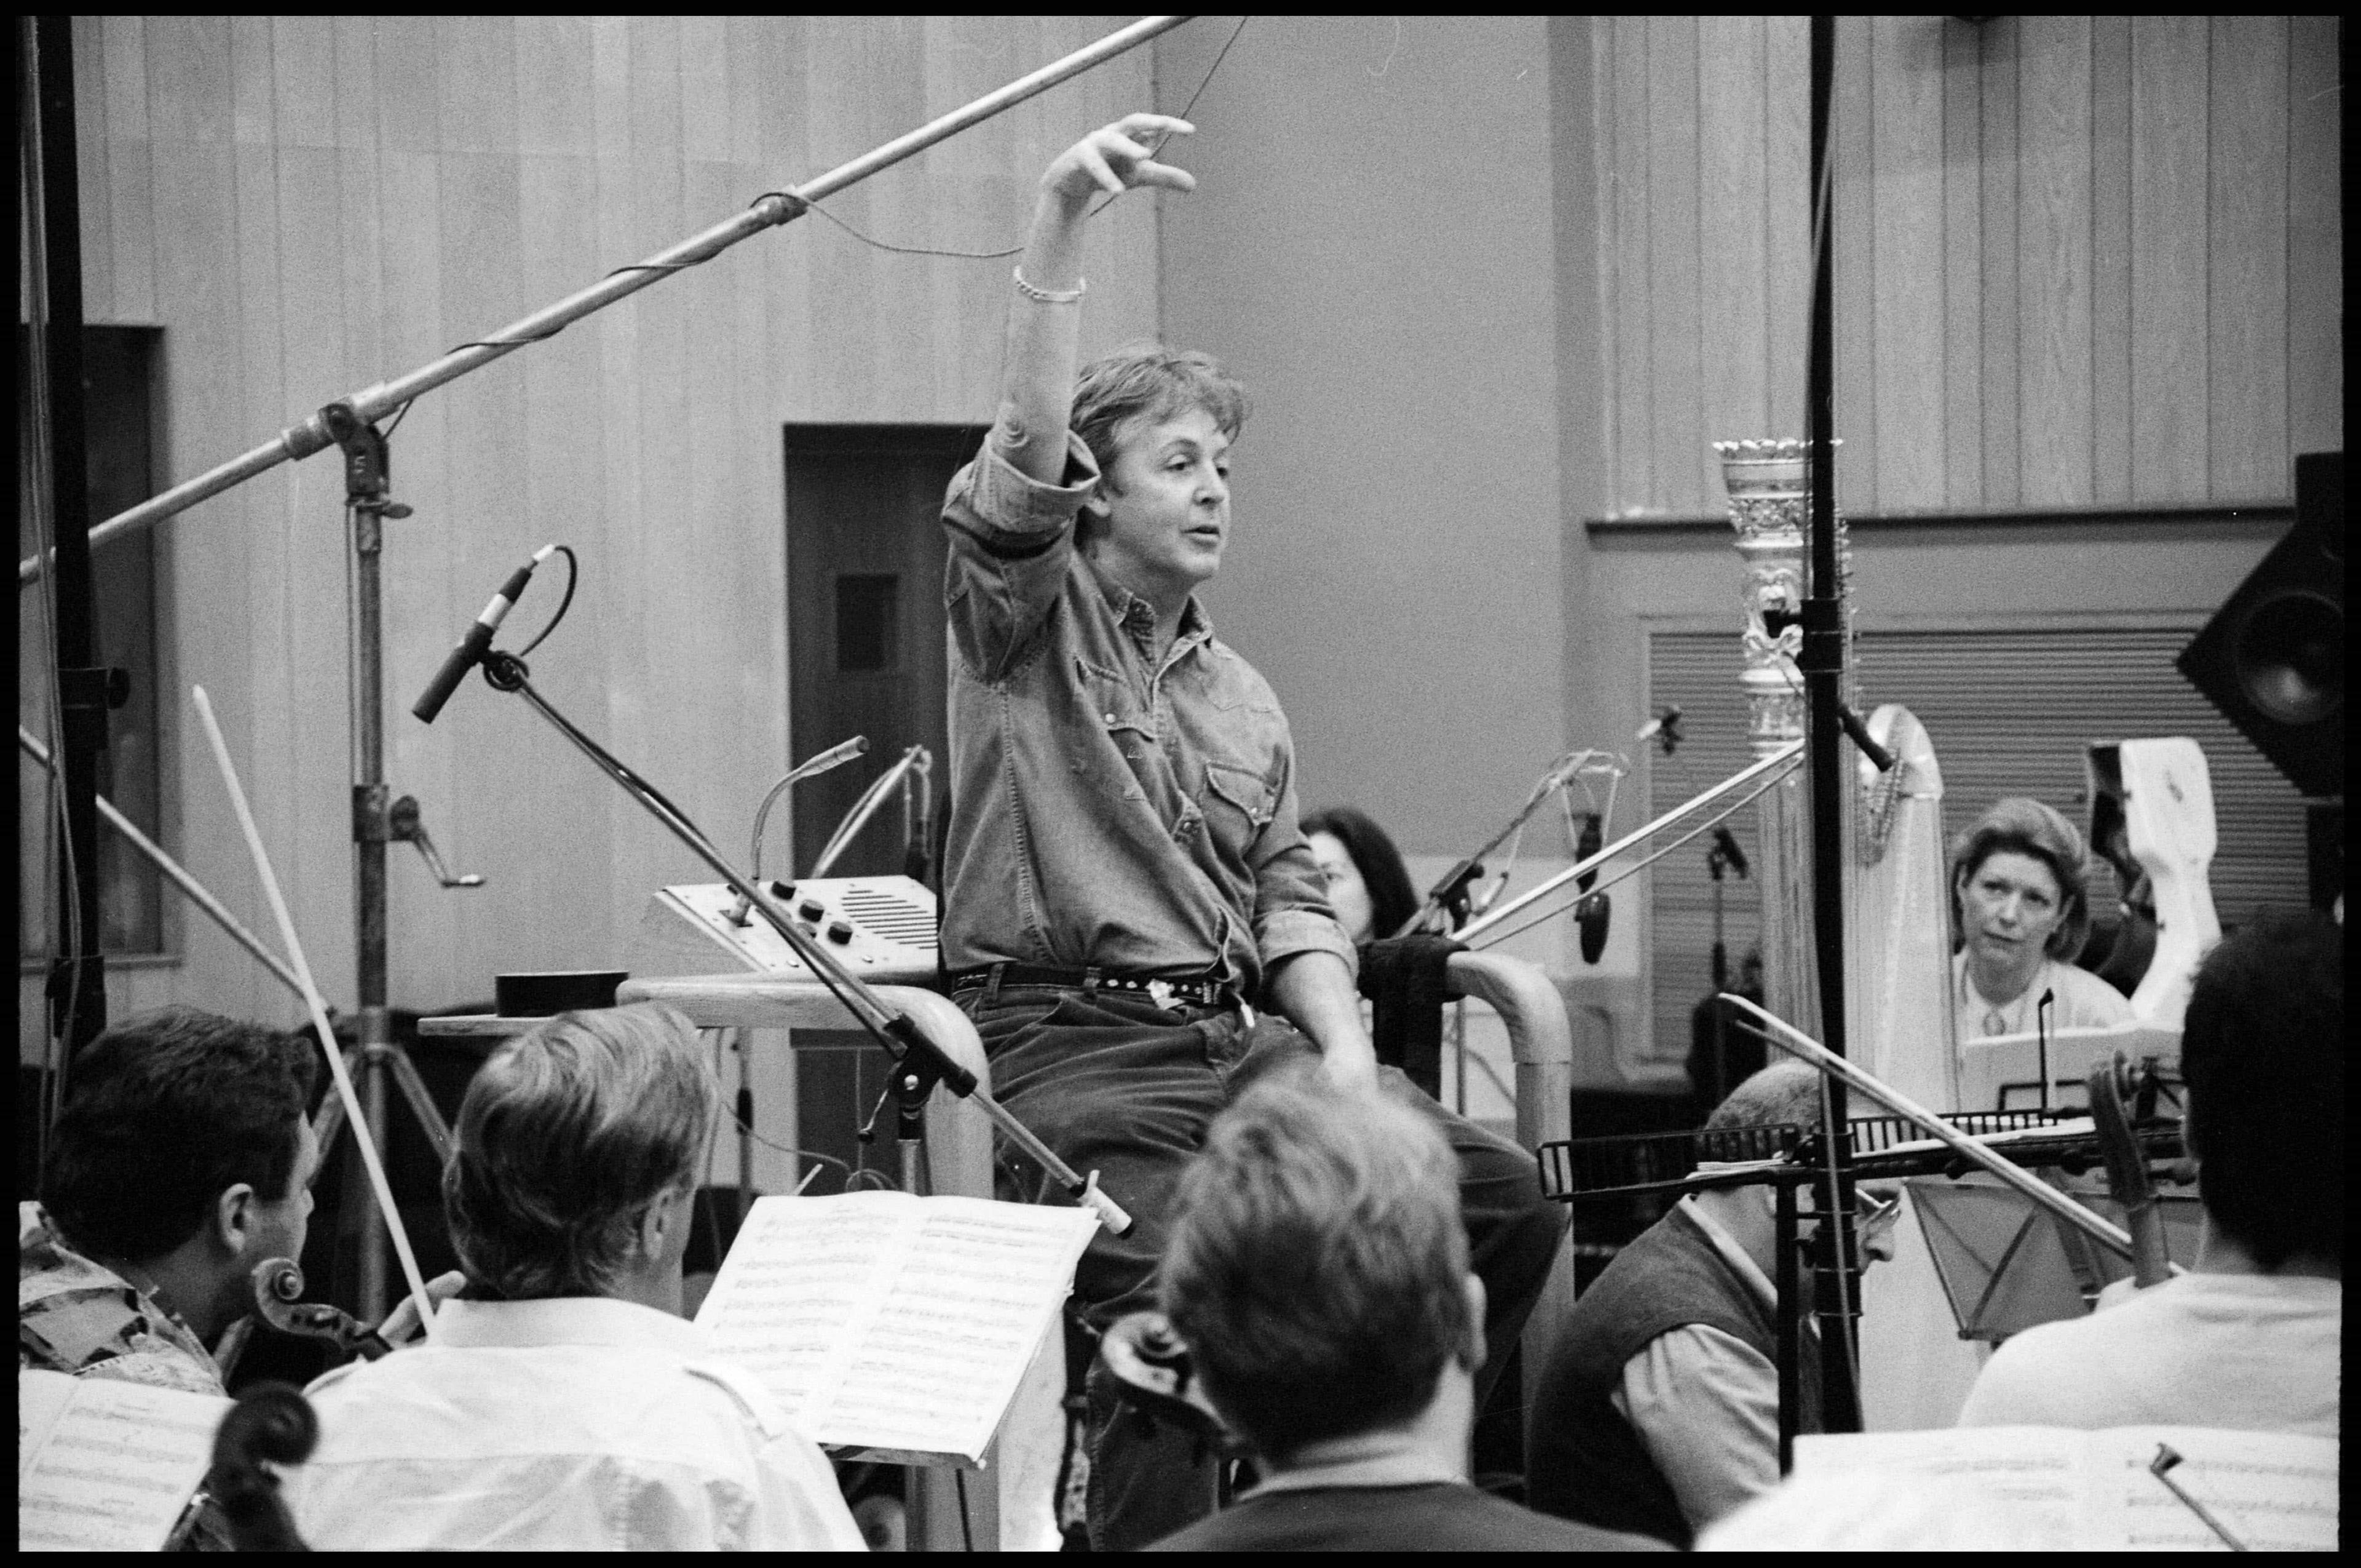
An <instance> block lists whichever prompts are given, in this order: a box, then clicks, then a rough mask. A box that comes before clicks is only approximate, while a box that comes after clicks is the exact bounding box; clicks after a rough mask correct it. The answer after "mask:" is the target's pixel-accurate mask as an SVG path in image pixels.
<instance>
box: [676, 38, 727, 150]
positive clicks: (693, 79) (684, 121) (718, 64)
mask: <svg viewBox="0 0 2361 1568" xmlns="http://www.w3.org/2000/svg"><path fill="white" fill-rule="evenodd" d="M728 49H729V43H728V29H727V27H726V24H725V21H724V18H722V17H719V16H684V17H683V18H681V32H680V103H681V125H680V150H681V157H682V158H683V159H686V160H688V161H690V162H692V163H719V162H722V161H724V160H726V159H728V158H729V157H730V61H729V57H728Z"/></svg>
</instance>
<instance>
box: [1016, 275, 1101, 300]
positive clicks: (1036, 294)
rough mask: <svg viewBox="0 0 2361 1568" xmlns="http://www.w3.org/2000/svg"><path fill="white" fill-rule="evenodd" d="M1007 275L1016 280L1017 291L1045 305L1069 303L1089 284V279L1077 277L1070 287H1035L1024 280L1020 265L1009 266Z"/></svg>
mask: <svg viewBox="0 0 2361 1568" xmlns="http://www.w3.org/2000/svg"><path fill="white" fill-rule="evenodd" d="M1008 275H1009V276H1010V277H1011V278H1014V279H1016V291H1017V292H1018V293H1020V294H1022V295H1024V296H1025V297H1026V298H1027V299H1028V300H1038V301H1039V302H1041V303H1043V304H1045V305H1071V304H1072V303H1074V302H1076V301H1077V300H1080V299H1081V298H1082V295H1083V294H1084V293H1085V292H1087V291H1089V289H1090V286H1091V284H1090V280H1089V279H1087V278H1077V279H1075V280H1074V286H1073V287H1072V288H1071V289H1041V288H1037V287H1035V286H1034V285H1033V284H1031V283H1028V282H1027V281H1026V280H1025V269H1023V268H1021V267H1012V268H1010V269H1008Z"/></svg>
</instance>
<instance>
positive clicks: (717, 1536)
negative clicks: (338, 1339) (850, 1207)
mask: <svg viewBox="0 0 2361 1568" xmlns="http://www.w3.org/2000/svg"><path fill="white" fill-rule="evenodd" d="M435 1327H436V1329H437V1331H438V1334H437V1338H436V1340H435V1341H434V1343H427V1344H423V1345H420V1346H417V1347H416V1348H412V1349H407V1350H402V1351H400V1352H397V1353H396V1354H392V1355H389V1356H385V1357H383V1358H381V1359H379V1360H377V1361H373V1362H363V1363H357V1364H355V1365H351V1366H346V1367H341V1368H338V1369H337V1370H336V1371H334V1372H331V1373H329V1374H328V1375H327V1376H324V1377H322V1378H320V1379H319V1380H318V1381H317V1382H315V1383H313V1385H312V1387H311V1388H310V1390H309V1391H308V1392H309V1394H310V1398H311V1400H312V1403H313V1408H314V1409H316V1410H317V1411H318V1413H319V1417H320V1443H319V1448H318V1450H317V1451H316V1452H315V1453H313V1456H312V1458H311V1460H310V1461H309V1462H308V1463H306V1464H302V1465H301V1466H299V1467H296V1468H294V1469H291V1471H290V1472H289V1473H288V1477H287V1483H286V1497H287V1503H288V1507H289V1508H290V1510H291V1512H292V1513H293V1515H294V1518H295V1523H296V1528H297V1530H298V1531H299V1532H300V1533H301V1534H302V1537H303V1539H304V1540H305V1541H307V1542H309V1543H310V1544H311V1545H312V1546H313V1547H314V1548H316V1549H321V1550H329V1551H334V1550H339V1549H345V1550H368V1551H390V1550H402V1549H411V1550H419V1549H426V1550H433V1549H445V1550H467V1549H471V1548H489V1549H498V1550H511V1551H518V1550H523V1551H536V1550H537V1551H563V1550H571V1551H602V1550H603V1551H615V1550H633V1551H712V1550H716V1549H719V1550H724V1551H730V1550H737V1551H785V1552H796V1551H815V1550H837V1551H846V1552H859V1551H862V1550H864V1549H865V1544H866V1543H865V1542H864V1541H862V1535H861V1530H860V1529H859V1527H858V1526H856V1525H855V1524H854V1523H853V1520H852V1516H851V1512H850V1511H849V1510H848V1509H847V1508H846V1507H845V1504H844V1500H843V1498H842V1497H841V1496H840V1494H839V1493H838V1490H837V1486H836V1478H835V1475H833V1473H832V1472H831V1471H830V1469H829V1464H828V1460H827V1459H826V1457H824V1456H823V1455H822V1454H821V1453H820V1451H819V1449H818V1447H817V1446H816V1445H815V1444H813V1443H812V1442H810V1440H808V1439H807V1438H805V1437H804V1436H803V1435H802V1434H801V1433H799V1432H797V1431H796V1430H795V1428H794V1427H793V1426H792V1425H791V1424H789V1422H788V1420H787V1419H786V1417H785V1414H784V1413H782V1412H781V1410H780V1409H779V1407H778V1405H777V1403H776V1402H775V1401H774V1400H773V1399H772V1398H770V1396H769V1395H768V1394H766V1393H765V1392H764V1391H763V1388H762V1387H761V1386H760V1385H758V1384H757V1383H755V1382H754V1380H753V1379H752V1377H750V1376H747V1374H745V1373H744V1372H742V1371H740V1370H739V1369H737V1368H735V1367H732V1366H729V1365H722V1364H720V1363H717V1362H715V1361H713V1360H712V1359H710V1358H709V1356H708V1352H707V1350H706V1346H705V1340H704V1336H703V1335H702V1334H701V1333H700V1332H698V1330H697V1327H696V1325H695V1324H693V1323H689V1322H687V1321H684V1320H682V1319H679V1318H675V1317H672V1316H669V1315H668V1314H665V1313H663V1312H659V1311H656V1310H653V1309H652V1308H648V1307H642V1306H638V1305H635V1304H633V1303H631V1302H628V1301H619V1300H610V1299H600V1298H590V1297H569V1298H565V1299H555V1300H539V1301H451V1302H447V1303H445V1306H444V1307H443V1309H442V1310H441V1311H440V1312H439V1313H438V1314H437V1316H436V1319H435Z"/></svg>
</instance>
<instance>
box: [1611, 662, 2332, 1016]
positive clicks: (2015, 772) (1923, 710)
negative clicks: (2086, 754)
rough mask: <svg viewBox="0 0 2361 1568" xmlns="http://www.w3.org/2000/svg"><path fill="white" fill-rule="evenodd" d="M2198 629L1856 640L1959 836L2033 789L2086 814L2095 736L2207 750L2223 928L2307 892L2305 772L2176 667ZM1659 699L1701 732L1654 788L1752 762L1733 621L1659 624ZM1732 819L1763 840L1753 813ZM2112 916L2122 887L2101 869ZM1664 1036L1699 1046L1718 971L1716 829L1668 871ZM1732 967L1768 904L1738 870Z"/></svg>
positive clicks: (1657, 958) (1660, 964)
mask: <svg viewBox="0 0 2361 1568" xmlns="http://www.w3.org/2000/svg"><path fill="white" fill-rule="evenodd" d="M2195 631H2196V628H2195V627H2194V626H2191V627H2188V628H2185V629H2164V630H2156V629H2143V630H2125V629H2120V628H2091V629H2081V630H2076V629H2044V630H1998V631H1996V630H1967V631H1930V630H1906V631H1873V632H1864V633H1862V634H1861V637H1860V638H1859V641H1858V644H1857V646H1858V652H1859V659H1860V664H1861V699H1862V700H1861V707H1863V709H1864V710H1866V709H1869V708H1872V707H1875V706H1876V705H1877V704H1878V703H1881V702H1900V703H1902V704H1904V705H1905V706H1906V707H1908V708H1909V709H1910V710H1911V711H1912V712H1913V713H1916V715H1917V716H1918V718H1919V721H1920V722H1921V723H1923V724H1925V725H1926V727H1927V734H1928V735H1929V736H1930V737H1931V738H1932V739H1933V740H1934V742H1935V755H1936V757H1937V758H1938V760H1939V761H1940V762H1941V763H1942V768H1943V784H1944V799H1943V822H1944V832H1945V836H1946V837H1947V838H1948V837H1949V835H1950V834H1952V833H1956V832H1958V831H1959V830H1960V828H1964V827H1965V826H1966V825H1967V824H1968V823H1970V822H1971V821H1973V820H1974V819H1975V817H1977V816H1978V815H1979V814H1981V813H1982V811H1983V810H1984V808H1985V807H1987V806H1990V805H1991V804H1992V803H1993V801H1995V800H1998V799H2000V798H2001V797H2002V796H2003V795H2032V796H2034V797H2035V798H2037V799H2040V800H2045V801H2048V803H2049V804H2050V805H2052V806H2057V807H2058V808H2059V810H2061V811H2063V812H2065V813H2066V815H2067V817H2069V819H2070V820H2071V821H2073V822H2074V823H2075V825H2076V826H2077V827H2081V826H2082V825H2083V824H2084V823H2085V822H2086V820H2087V817H2088V807H2087V805H2086V803H2085V801H2084V799H2083V790H2084V782H2083V776H2082V748H2083V746H2084V745H2085V744H2086V743H2087V742H2089V741H2092V740H2134V739H2139V738H2142V737H2147V736H2159V735H2186V736H2188V737H2190V738H2191V740H2195V741H2196V742H2197V743H2198V745H2199V746H2201V747H2202V748H2203V750H2204V752H2205V761H2206V766H2207V769H2208V771H2209V773H2211V774H2212V778H2213V813H2214V822H2215V834H2216V839H2217V848H2216V850H2215V851H2214V858H2213V876H2212V882H2213V903H2214V906H2215V907H2216V908H2217V909H2219V910H2220V911H2221V915H2222V920H2223V923H2224V925H2225V926H2232V925H2235V924H2237V923H2239V922H2241V921H2243V920H2246V918H2248V917H2249V916H2251V915H2252V914H2253V913H2254V911H2255V910H2256V908H2257V906H2258V905H2282V906H2299V907H2300V906H2301V905H2302V904H2303V903H2304V823H2303V803H2302V798H2301V796H2300V795H2298V794H2297V793H2296V791H2295V788H2294V786H2293V785H2291V784H2289V783H2288V782H2287V780H2286V779H2284V778H2282V777H2281V776H2280V775H2279V771H2278V770H2277V769H2275V768H2273V767H2272V766H2271V765H2270V763H2268V762H2266V761H2264V759H2263V756H2262V754H2261V753H2260V752H2258V751H2256V750H2255V749H2254V747H2253V746H2252V745H2250V744H2249V743H2248V742H2247V741H2246V738H2245V737H2244V736H2242V735H2240V734H2239V733H2238V732H2237V731H2236V730H2235V729H2233V728H2231V726H2230V723H2229V721H2228V720H2226V719H2224V718H2223V717H2222V716H2221V714H2220V713H2218V712H2217V711H2215V709H2214V708H2213V705H2212V704H2210V703H2208V702H2207V701H2206V700H2205V699H2204V698H2203V697H2202V696H2199V695H2198V693H2197V691H2196V689H2195V688H2194V687H2192V686H2191V685H2189V683H2188V682H2186V681H2185V680H2183V679H2182V678H2181V677H2180V672H2178V671H2177V670H2175V669H2174V668H2173V667H2172V661H2173V657H2174V656H2175V655H2176V654H2178V653H2179V652H2180V650H2181V649H2182V647H2184V646H2185V645H2186V644H2187V643H2188V641H2189V640H2190V638H2191V636H2192V635H2194V634H2195ZM1648 667H1649V702H1650V703H1651V705H1652V706H1653V707H1655V708H1658V709H1661V708H1662V707H1664V705H1665V704H1667V703H1677V704H1679V705H1680V707H1681V708H1682V711H1683V715H1684V717H1683V719H1682V729H1683V730H1684V732H1685V733H1686V737H1687V739H1686V740H1685V741H1684V743H1683V744H1682V746H1681V748H1680V750H1679V751H1678V752H1677V753H1676V754H1675V756H1673V757H1671V758H1669V759H1668V758H1665V757H1663V756H1661V755H1656V756H1652V757H1651V758H1650V759H1649V800H1650V805H1651V807H1652V809H1653V810H1654V811H1659V812H1661V811H1664V810H1668V809H1670V808H1671V807H1672V806H1676V805H1678V804H1679V803H1680V802H1681V801H1683V800H1685V799H1686V798H1688V797H1689V796H1690V795H1694V794H1696V793H1697V791H1699V790H1702V789H1703V788H1705V787H1706V786H1707V785H1708V784H1711V783H1713V782H1714V781H1715V780H1718V779H1721V778H1725V777H1727V776H1728V775H1730V773H1735V772H1737V771H1738V770H1739V769H1740V768H1741V767H1744V766H1745V765H1746V763H1747V762H1748V761H1749V760H1750V758H1751V754H1750V753H1749V751H1747V747H1746V718H1745V699H1744V697H1743V696H1741V694H1740V692H1739V690H1738V670H1739V668H1740V660H1739V650H1738V638H1737V636H1736V634H1735V633H1732V632H1719V631H1716V632H1675V631H1660V632H1656V633H1653V634H1652V635H1651V636H1650V638H1649V640H1648ZM1730 827H1731V828H1732V829H1733V831H1735V832H1736V834H1737V835H1738V839H1739V842H1740V844H1741V847H1743V848H1744V849H1745V850H1746V852H1747V853H1748V854H1749V855H1750V856H1752V855H1753V854H1754V853H1755V848H1756V847H1755V844H1754V841H1753V835H1754V813H1753V812H1752V809H1749V810H1746V811H1742V812H1741V813H1740V814H1739V815H1738V816H1737V817H1734V818H1732V819H1731V822H1730ZM2093 869H2094V872H2095V873H2096V874H2095V875H2094V876H2093V878H2092V902H2093V904H2094V905H2095V906H2096V907H2097V908H2098V909H2100V910H2101V911H2106V910H2109V909H2111V908H2112V907H2113V905H2114V901H2115V899H2116V898H2117V896H2118V893H2117V890H2116V886H2115V879H2114V872H2111V871H2109V870H2107V869H2105V868H2104V867H2103V865H2094V868H2093ZM1653 878H1654V882H1653V901H1654V910H1653V933H1652V934H1653V981H1652V983H1653V998H1652V1002H1653V1020H1654V1025H1653V1026H1654V1032H1655V1033H1654V1042H1653V1051H1652V1054H1653V1056H1654V1057H1655V1058H1658V1059H1673V1060H1677V1059H1679V1058H1681V1057H1682V1056H1683V1055H1684V1054H1685V1053H1686V1050H1687V1048H1688V1037H1689V1025H1688V1017H1689V1011H1690V1009H1691V1008H1692V1007H1694V1006H1695V1005H1696V1004H1697V1001H1698V999H1699V998H1701V997H1703V996H1704V995H1705V994H1706V992H1707V989H1708V982H1709V981H1710V978H1711V966H1710V959H1709V954H1710V948H1711V943H1712V939H1713V938H1712V928H1711V927H1712V915H1711V910H1712V883H1710V881H1709V880H1708V877H1707V875H1706V861H1705V849H1704V843H1703V841H1702V840H1700V841H1698V842H1697V843H1696V844H1693V845H1690V846H1687V847H1685V848H1684V849H1682V850H1679V851H1677V852H1676V853H1675V854H1673V855H1670V856H1667V857H1666V858H1665V859H1664V860H1663V861H1658V862H1657V864H1656V866H1655V868H1654V870H1653ZM1724 893H1725V895H1726V900H1727V903H1726V908H1727V920H1728V926H1727V930H1728V943H1729V947H1730V962H1731V966H1732V970H1733V972H1734V970H1735V968H1736V965H1737V964H1738V962H1739V960H1740V959H1741V958H1742V957H1743V955H1744V954H1745V952H1746V951H1747V949H1748V948H1751V947H1752V946H1753V945H1754V943H1755V942H1756V941H1757V939H1758V938H1759V933H1760V920H1761V903H1760V900H1759V899H1758V898H1757V896H1756V894H1755V889H1754V885H1753V883H1751V882H1739V881H1736V880H1735V879H1732V880H1730V881H1729V882H1726V883H1724Z"/></svg>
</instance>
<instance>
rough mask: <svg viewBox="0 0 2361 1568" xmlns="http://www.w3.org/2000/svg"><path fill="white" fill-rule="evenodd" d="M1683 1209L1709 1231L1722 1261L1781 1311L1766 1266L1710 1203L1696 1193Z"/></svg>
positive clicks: (1759, 1296)
mask: <svg viewBox="0 0 2361 1568" xmlns="http://www.w3.org/2000/svg"><path fill="white" fill-rule="evenodd" d="M1680 1211H1681V1212H1682V1213H1684V1214H1686V1215H1687V1216H1688V1217H1689V1220H1690V1222H1691V1223H1693V1224H1695V1225H1696V1226H1697V1229H1698V1230H1701V1231H1703V1232H1704V1233H1705V1239H1706V1240H1708V1241H1709V1242H1711V1243H1712V1244H1713V1250H1714V1251H1716V1252H1718V1253H1719V1254H1720V1255H1721V1258H1722V1261H1723V1262H1724V1263H1727V1264H1729V1265H1730V1268H1731V1269H1732V1270H1734V1271H1735V1272H1736V1273H1737V1275H1738V1277H1740V1278H1741V1279H1743V1280H1744V1281H1746V1286H1747V1288H1748V1289H1750V1290H1752V1291H1753V1292H1754V1294H1755V1296H1756V1298H1757V1299H1760V1300H1761V1301H1762V1302H1763V1305H1764V1306H1766V1307H1769V1308H1771V1309H1772V1310H1774V1311H1775V1310H1777V1309H1778V1306H1779V1288H1778V1287H1777V1286H1775V1285H1773V1284H1772V1283H1771V1280H1770V1277H1769V1276H1767V1275H1765V1274H1764V1273H1763V1266H1762V1265H1761V1264H1758V1263H1756V1262H1755V1261H1754V1259H1753V1258H1752V1256H1750V1255H1748V1253H1747V1251H1746V1249H1745V1248H1744V1247H1742V1246H1741V1245H1738V1238H1737V1237H1736V1236H1733V1235H1731V1234H1730V1232H1729V1231H1728V1230H1726V1229H1724V1228H1723V1226H1722V1223H1721V1222H1720V1221H1719V1220H1717V1219H1715V1218H1714V1217H1713V1215H1712V1213H1711V1212H1709V1211H1708V1209H1707V1208H1706V1206H1705V1205H1704V1204H1702V1203H1700V1202H1698V1201H1697V1196H1696V1194H1694V1193H1692V1194H1690V1195H1689V1196H1688V1197H1686V1198H1684V1199H1682V1200H1681V1201H1680Z"/></svg>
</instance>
